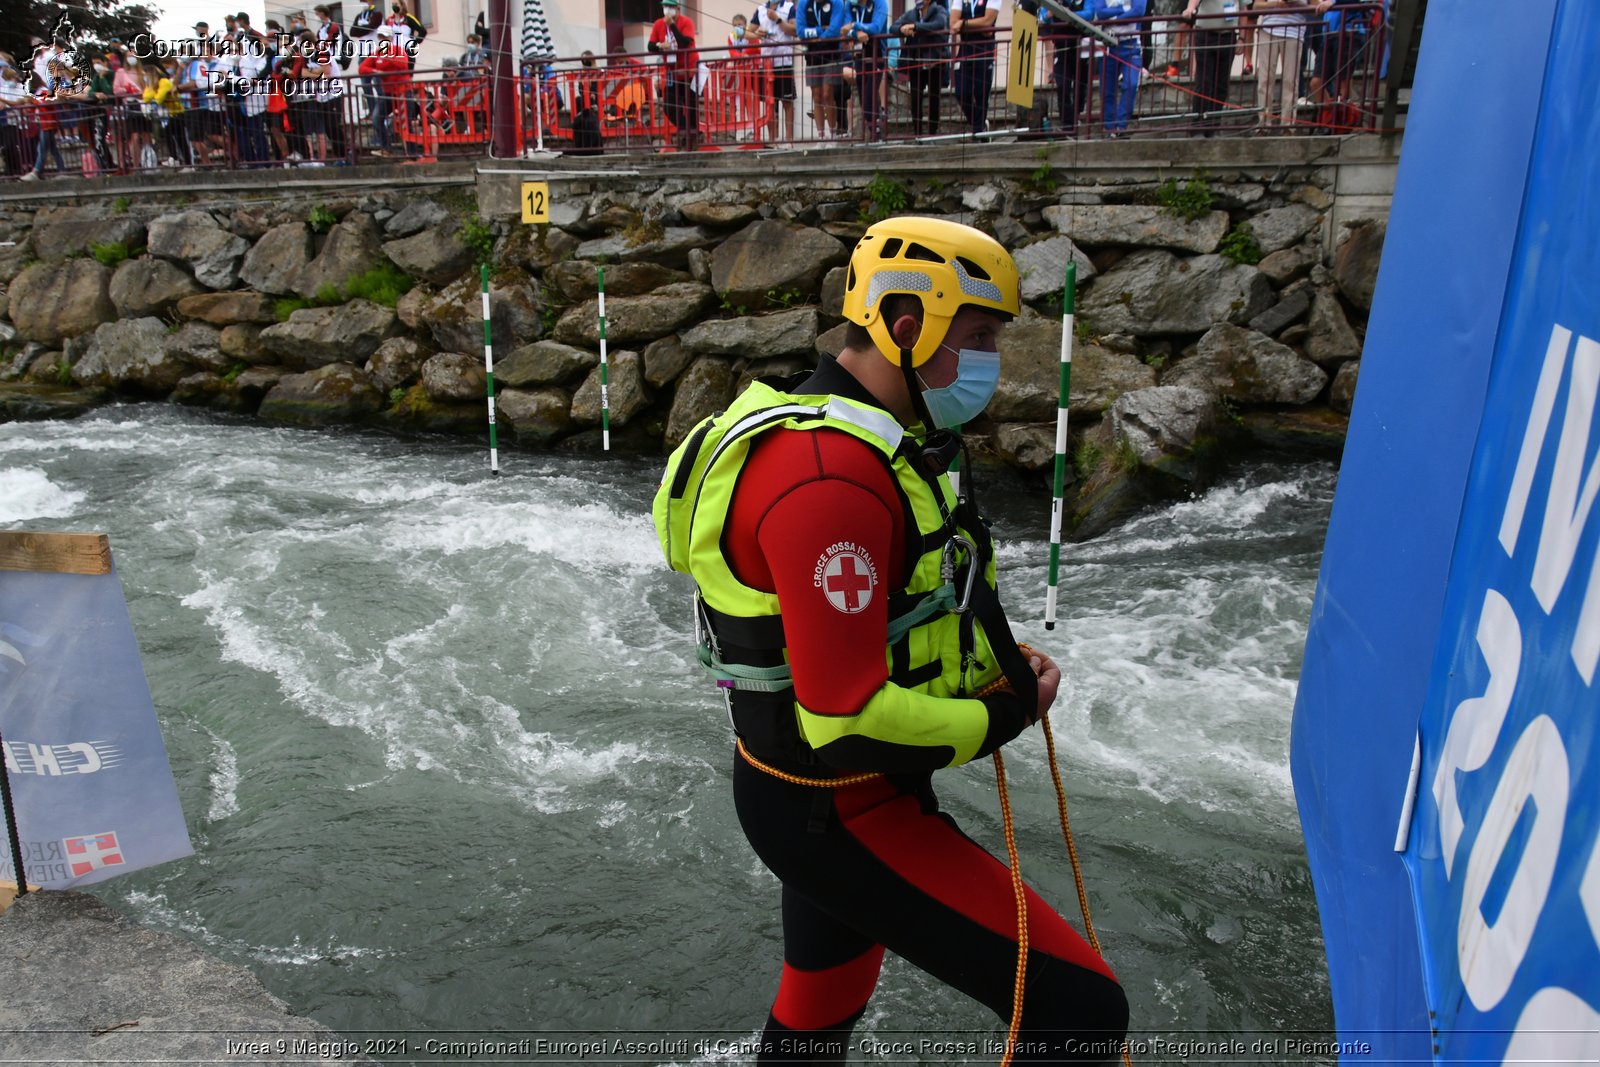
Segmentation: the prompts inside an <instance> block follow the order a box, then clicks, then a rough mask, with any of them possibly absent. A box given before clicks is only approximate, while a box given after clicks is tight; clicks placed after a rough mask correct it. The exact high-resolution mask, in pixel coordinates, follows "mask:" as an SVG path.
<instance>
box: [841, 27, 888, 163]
mask: <svg viewBox="0 0 1600 1067" xmlns="http://www.w3.org/2000/svg"><path fill="white" fill-rule="evenodd" d="M848 7H849V14H848V15H847V16H846V21H845V24H844V28H843V29H844V32H843V36H844V39H845V42H846V44H845V52H846V55H848V54H849V50H850V47H851V44H852V43H853V44H854V46H855V48H856V50H857V54H858V55H859V57H860V61H859V63H858V64H857V67H856V69H857V75H856V84H857V86H859V88H858V90H857V91H858V92H859V93H860V94H861V139H862V140H864V141H868V142H871V141H882V140H885V139H886V138H887V137H888V129H887V123H885V121H884V108H883V102H882V101H881V99H880V97H879V96H878V93H879V91H880V90H883V89H884V88H886V87H885V86H882V85H880V84H879V82H880V81H881V80H882V78H883V72H884V63H883V41H882V40H880V38H881V37H882V36H883V35H884V33H886V32H887V31H888V29H889V0H850V2H849V5H848Z"/></svg>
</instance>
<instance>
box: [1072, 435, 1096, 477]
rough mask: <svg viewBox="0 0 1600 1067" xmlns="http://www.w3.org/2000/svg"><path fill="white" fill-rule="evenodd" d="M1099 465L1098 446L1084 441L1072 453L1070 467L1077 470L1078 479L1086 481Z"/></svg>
mask: <svg viewBox="0 0 1600 1067" xmlns="http://www.w3.org/2000/svg"><path fill="white" fill-rule="evenodd" d="M1099 467H1100V446H1099V445H1097V444H1092V443H1090V442H1088V441H1085V442H1084V443H1083V444H1081V445H1079V446H1078V447H1077V448H1076V449H1075V450H1074V451H1073V453H1072V469H1073V470H1074V471H1076V472H1077V474H1078V480H1079V481H1087V480H1088V478H1089V475H1091V474H1093V473H1094V472H1095V471H1096V470H1097V469H1099Z"/></svg>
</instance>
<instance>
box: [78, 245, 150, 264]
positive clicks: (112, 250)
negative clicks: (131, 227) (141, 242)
mask: <svg viewBox="0 0 1600 1067" xmlns="http://www.w3.org/2000/svg"><path fill="white" fill-rule="evenodd" d="M143 252H144V249H142V248H129V247H128V246H127V244H125V243H124V242H122V241H104V242H99V243H96V244H92V245H90V246H89V254H90V255H91V256H93V257H94V258H95V260H96V261H97V262H98V263H100V264H101V265H102V266H106V267H111V268H112V269H116V268H117V267H118V266H120V265H121V264H122V262H123V261H124V260H127V259H132V258H133V257H135V256H138V255H141V254H142V253H143Z"/></svg>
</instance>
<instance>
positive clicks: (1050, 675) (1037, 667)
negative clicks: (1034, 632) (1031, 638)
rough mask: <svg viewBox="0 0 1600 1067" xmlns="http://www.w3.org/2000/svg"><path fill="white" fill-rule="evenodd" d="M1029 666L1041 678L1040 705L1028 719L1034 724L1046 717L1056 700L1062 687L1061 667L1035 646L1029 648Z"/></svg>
mask: <svg viewBox="0 0 1600 1067" xmlns="http://www.w3.org/2000/svg"><path fill="white" fill-rule="evenodd" d="M1028 666H1030V667H1032V668H1033V673H1034V674H1035V675H1037V676H1038V679H1039V706H1038V707H1037V708H1036V709H1034V713H1033V718H1031V719H1029V720H1028V725H1029V726H1032V725H1033V724H1034V723H1036V722H1038V721H1039V720H1040V719H1042V718H1044V716H1045V713H1046V712H1048V711H1049V710H1050V705H1052V704H1054V703H1055V702H1056V690H1058V689H1060V688H1061V668H1060V667H1058V666H1057V665H1056V661H1055V660H1053V659H1051V658H1050V657H1049V656H1047V655H1045V654H1044V653H1043V652H1040V651H1038V650H1037V649H1033V648H1030V649H1029V650H1028Z"/></svg>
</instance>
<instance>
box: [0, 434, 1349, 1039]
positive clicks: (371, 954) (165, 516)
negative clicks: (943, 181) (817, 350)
mask: <svg viewBox="0 0 1600 1067" xmlns="http://www.w3.org/2000/svg"><path fill="white" fill-rule="evenodd" d="M503 469H504V474H503V476H502V477H500V478H498V479H491V478H489V477H488V476H487V463H486V457H485V454H484V452H483V451H482V450H481V449H480V448H478V447H475V446H473V445H471V444H469V443H461V442H450V441H438V440H428V441H415V440H400V439H395V438H389V437H383V436H372V435H350V434H322V433H315V432H306V431H298V430H287V429H272V428H265V427H262V426H257V425H251V424H248V423H241V422H220V421H216V420H214V419H211V418H208V417H206V416H202V415H197V414H192V413H188V412H184V411H179V410H172V409H166V408H161V407H154V406H125V407H116V408H110V409H104V410H102V411H100V412H98V413H97V414H94V415H91V416H89V417H87V418H84V419H82V420H79V421H75V422H58V423H25V424H24V423H12V424H8V425H0V526H4V527H6V528H29V529H40V530H75V531H105V532H107V533H109V534H110V536H111V544H112V550H113V553H114V556H115V559H116V562H117V566H118V569H119V571H120V574H121V579H122V584H123V588H124V591H125V593H126V595H127V599H128V604H129V608H130V611H131V613H132V616H133V623H134V628H135V630H136V631H137V633H138V635H139V640H140V644H141V646H142V649H143V656H144V666H145V671H146V673H147V675H148V677H149V681H150V688H151V691H152V693H153V695H154V698H155V704H156V708H157V710H158V712H159V714H160V717H161V722H162V725H163V728H164V731H165V736H166V742H167V749H168V752H169V753H170V756H171V761H172V767H173V771H174V773H175V775H176V777H177V781H178V788H179V793H180V795H181V797H182V801H183V807H184V812H185V814H186V816H187V819H188V824H189V828H190V834H191V837H192V839H193V844H194V849H195V855H194V856H193V857H192V858H190V859H187V860H184V861H181V862H177V863H172V864H169V865H167V866H165V867H161V868H157V869H155V870H150V871H144V872H139V873H136V874H134V875H130V876H127V877H123V878H121V879H117V880H115V881H112V882H109V883H106V884H105V885H104V886H102V887H99V888H97V890H96V891H97V893H98V894H99V895H101V896H102V897H104V898H105V899H106V900H108V901H109V902H111V903H112V904H114V905H115V906H116V907H117V908H119V909H120V910H122V911H124V912H126V913H128V914H129V915H131V916H133V917H135V918H136V919H137V920H138V921H140V922H141V923H143V924H145V925H147V926H149V927H152V928H155V929H160V930H167V931H171V932H173V933H176V934H178V935H180V936H182V937H186V938H189V939H191V940H193V941H195V942H197V943H199V944H201V945H203V946H205V947H206V948H207V949H209V950H210V951H212V952H214V953H216V954H217V955H219V956H221V957H223V958H225V959H228V960H231V961H235V962H237V963H240V964H243V965H244V966H246V967H248V968H250V969H251V970H252V971H253V972H255V973H256V974H257V975H258V976H259V977H260V978H261V980H262V982H263V983H265V985H266V986H267V987H268V988H269V989H271V990H272V991H273V992H274V993H276V994H277V995H278V996H280V997H282V998H283V999H284V1000H285V1001H287V1002H288V1003H289V1005H290V1006H291V1007H292V1008H293V1009H294V1010H295V1011H296V1012H297V1013H300V1014H304V1015H309V1016H311V1017H313V1018H315V1019H317V1020H319V1021H320V1022H322V1023H325V1024H327V1025H328V1026H330V1027H332V1028H334V1029H335V1030H338V1031H342V1032H345V1033H348V1034H363V1033H370V1034H374V1035H387V1034H398V1033H400V1032H402V1031H408V1032H410V1033H411V1035H412V1037H413V1038H418V1037H420V1036H424V1035H440V1034H450V1035H453V1036H456V1037H462V1038H465V1037H471V1036H480V1035H488V1034H493V1035H500V1036H505V1037H508V1038H514V1039H520V1038H523V1037H530V1036H532V1037H544V1038H547V1039H551V1040H568V1039H572V1040H576V1039H582V1038H593V1037H595V1036H597V1035H609V1034H612V1033H613V1032H614V1031H625V1030H627V1031H644V1032H647V1033H645V1034H643V1035H636V1036H641V1037H653V1038H655V1039H657V1040H663V1039H664V1038H663V1035H666V1037H667V1038H670V1039H671V1040H680V1039H681V1040H685V1041H688V1042H690V1043H691V1044H689V1045H688V1046H686V1047H687V1048H688V1049H689V1051H687V1052H682V1053H679V1052H673V1051H670V1050H669V1051H668V1052H666V1053H663V1054H659V1055H655V1056H645V1057H643V1058H642V1060H641V1061H640V1062H677V1063H691V1062H706V1061H727V1060H737V1059H739V1058H740V1057H738V1056H737V1055H730V1054H727V1053H724V1052H718V1051H717V1046H716V1044H715V1043H716V1042H718V1041H719V1040H720V1041H724V1042H737V1041H739V1040H743V1039H746V1038H749V1037H750V1036H751V1035H753V1034H754V1033H755V1032H756V1031H757V1030H758V1029H759V1027H760V1025H761V1023H762V1021H763V1019H764V1018H765V1015H766V1011H767V1008H768V1006H769V1004H770V1001H771V997H772V995H773V992H774V990H775V989H776V983H777V975H778V962H779V958H780V931H779V923H778V910H777V896H778V886H777V883H776V881H775V880H774V879H773V878H772V877H771V876H770V875H769V874H768V873H767V872H766V871H765V870H764V869H763V868H762V867H761V865H760V864H759V863H758V862H757V861H756V859H755V858H754V856H753V854H752V853H751V852H750V850H749V848H748V846H747V845H746V844H745V842H744V839H743V836H742V835H741V833H740V831H739V828H738V824H737V822H736V820H735V818H734V814H733V809H732V804H731V799H730V795H729V782H730V762H731V746H730V738H729V732H728V727H727V720H726V716H725V713H724V712H723V710H722V708H721V705H720V702H719V701H718V700H717V699H716V697H715V696H714V692H713V691H712V690H710V689H709V688H708V686H707V683H706V680H705V679H704V678H703V677H702V675H701V673H700V671H699V668H698V667H697V666H696V665H695V662H694V659H693V654H692V649H691V647H690V642H689V639H688V637H687V636H686V632H685V625H686V618H687V612H686V603H687V588H686V586H685V585H684V581H685V579H682V578H681V576H678V575H673V574H670V573H669V572H667V571H666V570H665V569H664V567H663V566H662V565H661V563H660V559H659V552H658V549H657V547H656V543H655V538H654V534H653V532H652V529H651V525H650V519H649V513H648V511H649V500H650V496H651V494H652V493H653V491H654V489H655V482H656V477H657V471H658V469H659V461H658V460H651V461H643V460H639V459H618V458H606V457H599V458H597V457H574V456H552V455H534V454H527V453H518V452H513V453H510V454H507V455H504V456H503ZM1333 486H1334V468H1333V467H1332V466H1331V465H1328V464H1313V465H1291V464H1282V465H1272V464H1261V465H1255V466H1252V467H1250V468H1248V469H1246V470H1244V471H1242V472H1239V473H1237V474H1236V475H1235V476H1234V477H1232V478H1231V479H1230V480H1227V481H1226V482H1224V483H1223V484H1222V485H1220V486H1219V487H1217V488H1215V489H1213V490H1211V491H1210V492H1208V493H1206V494H1205V495H1203V496H1201V497H1199V498H1197V499H1195V500H1192V501H1188V502H1185V503H1180V504H1177V505H1174V506H1171V507H1168V508H1165V509H1162V510H1159V511H1152V512H1150V513H1148V514H1146V515H1144V516H1143V517H1141V518H1139V519H1138V520H1136V521H1134V522H1133V523H1131V524H1129V525H1127V526H1125V527H1124V528H1123V529H1121V530H1119V531H1117V532H1115V533H1113V534H1111V535H1108V536H1106V537H1104V538H1102V539H1100V540H1098V541H1096V542H1093V543H1091V544H1087V545H1080V546H1072V547H1070V548H1069V549H1068V550H1067V553H1066V557H1067V562H1066V564H1065V572H1064V583H1063V594H1062V619H1063V622H1062V623H1061V625H1060V626H1058V628H1057V629H1056V630H1055V631H1054V632H1047V631H1045V629H1044V627H1043V623H1042V621H1041V616H1042V611H1043V603H1044V586H1045V580H1046V561H1047V551H1046V538H1047V531H1048V517H1049V501H1048V496H1047V494H1046V493H1044V492H1041V491H1038V490H1035V489H1032V488H1029V489H1027V490H1026V492H1024V491H1023V490H1022V489H1021V488H1020V487H1019V486H1016V485H1012V484H1009V483H1003V482H1002V481H1001V480H1000V479H998V478H994V479H991V480H990V483H989V485H988V487H987V489H988V491H987V494H986V497H985V500H986V503H988V504H989V505H990V509H991V511H992V512H994V513H996V518H997V532H998V534H999V537H1000V540H1001V542H1002V548H1001V550H1000V566H1001V571H1002V582H1003V585H1002V593H1003V595H1004V597H1005V599H1006V602H1007V604H1008V606H1009V607H1010V608H1011V610H1012V615H1013V618H1014V619H1015V620H1016V629H1017V636H1018V638H1019V639H1021V640H1026V641H1029V642H1032V643H1035V644H1038V645H1040V646H1041V647H1045V648H1048V649H1051V650H1052V651H1054V652H1055V654H1056V655H1057V656H1058V658H1060V659H1061V661H1062V663H1063V667H1064V669H1065V673H1066V677H1067V683H1066V685H1065V686H1064V696H1063V698H1062V699H1061V700H1060V701H1059V702H1058V704H1057V706H1056V710H1055V712H1054V713H1053V716H1052V719H1053V722H1054V723H1055V727H1056V737H1057V743H1058V747H1059V749H1060V751H1061V759H1062V771H1063V774H1064V775H1065V779H1066V783H1067V790H1068V797H1069V802H1070V804H1071V814H1072V824H1073V830H1074V832H1075V834H1076V837H1077V841H1078V846H1079V851H1080V853H1081V856H1082V860H1083V864H1084V869H1085V875H1086V878H1087V882H1088V889H1089V894H1090V902H1091V906H1092V909H1093V916H1094V921H1095V925H1096V928H1097V931H1098V933H1099V935H1100V938H1101V941H1102V943H1103V945H1104V947H1105V949H1106V952H1107V955H1108V957H1109V959H1110V960H1111V962H1112V965H1113V966H1114V967H1115V969H1116V970H1117V971H1118V973H1119V974H1120V976H1121V978H1122V979H1123V981H1124V983H1125V984H1126V986H1127V988H1128V993H1129V999H1130V1001H1131V1002H1132V1010H1133V1020H1134V1026H1135V1028H1136V1029H1137V1030H1139V1031H1140V1032H1141V1034H1142V1035H1143V1036H1144V1037H1146V1038H1147V1039H1150V1040H1152V1041H1165V1042H1178V1041H1183V1040H1210V1039H1214V1038H1217V1037H1222V1036H1232V1035H1242V1036H1243V1038H1244V1039H1245V1040H1247V1041H1248V1040H1252V1039H1255V1038H1257V1037H1261V1036H1268V1037H1270V1036H1272V1035H1282V1034H1285V1033H1288V1032H1292V1031H1315V1030H1324V1029H1326V1028H1328V1027H1330V1026H1331V1025H1332V1015H1331V1008H1330V1005H1329V995H1328V986H1327V973H1326V967H1325V964H1324V962H1323V954H1322V942H1321V938H1320V935H1319V932H1318V925H1317V916H1316V905H1315V901H1314V898H1313V895H1312V890H1311V881H1310V876H1309V874H1308V872H1307V869H1306V863H1305V856H1304V851H1303V848H1302V845H1301V838H1300V831H1299V824H1298V820H1297V817H1296V813H1295V809H1294V800H1293V795H1292V790H1291V786H1290V779H1289V771H1288V738H1289V720H1290V712H1291V707H1292V705H1293V701H1294V692H1295V681H1296V676H1297V673H1298V670H1299V664H1300V655H1301V645H1302V642H1303V639H1304V632H1305V625H1306V620H1307V618H1308V614H1309V610H1310V604H1311V596H1312V591H1313V588H1314V585H1315V579H1316V567H1317V560H1318V554H1319V551H1320V547H1321V542H1322V536H1323V530H1324V526H1325V524H1326V521H1327V514H1328V509H1329V506H1330V503H1331V500H1332V495H1333ZM1006 756H1007V771H1008V775H1009V777H1010V780H1011V789H1012V793H1013V797H1014V801H1015V805H1016V809H1017V818H1018V824H1019V827H1020V830H1019V834H1020V847H1021V855H1022V869H1023V872H1024V874H1025V876H1026V877H1028V878H1029V879H1030V880H1031V881H1033V882H1034V883H1035V884H1036V885H1038V886H1039V887H1041V889H1042V890H1043V891H1044V893H1045V895H1046V896H1047V897H1048V898H1050V899H1051V900H1052V901H1053V902H1055V903H1056V904H1057V905H1058V906H1059V907H1060V908H1061V909H1062V911H1063V912H1064V913H1065V914H1067V915H1068V916H1069V917H1072V918H1074V919H1075V920H1076V918H1077V904H1076V894H1075V892H1074V890H1073V885H1072V875H1071V868H1070V866H1069V864H1068V862H1067V859H1066V850H1065V846H1064V845H1063V843H1062V841H1061V837H1060V832H1059V829H1058V828H1057V826H1056V819H1055V801H1054V797H1053V793H1052V791H1051V787H1050V782H1049V777H1048V768H1047V764H1046V760H1045V756H1044V746H1043V742H1042V738H1041V737H1040V736H1039V733H1038V731H1037V730H1035V731H1032V732H1030V733H1029V734H1027V735H1025V737H1024V738H1022V739H1019V740H1018V741H1017V742H1015V743H1013V744H1012V745H1010V746H1009V747H1008V748H1007V749H1006ZM937 781H938V784H939V790H940V793H941V796H942V797H943V800H944V806H945V807H946V809H947V810H949V811H951V812H952V813H953V814H954V815H955V816H956V818H957V819H958V820H960V822H961V823H962V824H963V826H964V827H965V828H966V829H967V830H968V832H970V833H971V834H973V836H975V837H977V838H978V839H979V840H980V841H983V842H985V843H986V844H988V845H989V846H990V847H991V848H993V849H995V850H996V851H1001V854H1002V855H1003V851H1002V850H1003V843H1002V841H1001V834H1000V821H999V807H998V803H997V798H996V795H995V785H994V777H993V772H992V767H991V765H990V764H989V762H988V761H983V762H982V763H980V764H977V765H974V766H971V767H968V768H962V769H958V770H955V771H946V772H943V773H942V774H941V775H940V776H939V777H938V779H937ZM1003 1030H1004V1027H1003V1025H1002V1024H1001V1023H1000V1022H999V1021H998V1020H996V1019H994V1018H993V1017H992V1016H990V1015H989V1014H988V1013H987V1012H986V1011H985V1010H984V1009H982V1008H979V1007H977V1006H975V1005H973V1004H972V1003H970V1002H968V1001H966V1000H964V999H963V998H962V997H960V996H959V995H957V994H954V993H952V992H950V991H949V990H947V989H945V988H942V987H941V986H939V985H938V984H937V983H935V982H932V981H931V980H929V979H927V978H925V977H924V976H923V975H922V974H921V973H920V972H918V971H916V970H914V969H912V968H911V967H909V966H907V965H905V964H903V963H900V962H899V961H897V960H894V959H893V958H891V959H890V960H889V961H888V963H887V964H886V967H885V970H884V975H883V979H882V982H881V983H880V985H879V987H878V992H877V995H876V996H875V997H874V998H873V1000H872V1003H871V1005H870V1006H869V1008H868V1011H867V1016H866V1018H865V1020H864V1021H863V1023H862V1025H861V1026H860V1027H859V1028H858V1031H857V1034H858V1037H860V1038H864V1039H866V1040H867V1041H868V1042H869V1043H871V1042H876V1043H877V1046H878V1050H877V1051H871V1052H866V1053H863V1051H862V1050H861V1049H860V1048H858V1049H857V1051H856V1053H855V1054H854V1058H859V1059H864V1060H865V1061H867V1062H877V1061H881V1060H886V1059H887V1060H906V1059H923V1060H944V1059H954V1060H970V1061H972V1062H993V1061H994V1060H995V1059H996V1057H994V1056H992V1055H989V1056H985V1055H976V1056H963V1055H954V1056H948V1057H947V1056H944V1055H934V1054H929V1053H922V1054H917V1053H913V1054H912V1055H910V1056H904V1055H899V1054H895V1053H887V1052H884V1051H882V1049H881V1046H886V1045H890V1044H892V1043H893V1042H897V1041H903V1040H906V1037H905V1035H911V1037H910V1040H913V1041H914V1040H917V1039H919V1038H923V1037H926V1036H929V1035H932V1036H937V1035H943V1034H949V1033H952V1032H954V1031H967V1032H969V1033H968V1035H967V1036H966V1037H965V1038H964V1040H969V1039H972V1034H971V1033H970V1032H971V1031H977V1032H979V1033H981V1034H988V1035H993V1034H1003ZM706 1045H709V1046H711V1050H710V1051H709V1052H707V1051H702V1050H701V1049H702V1047H703V1046H706ZM1196 1058H1203V1057H1196ZM1277 1058H1279V1059H1284V1060H1294V1059H1296V1057H1295V1056H1292V1055H1283V1056H1279V1057H1277ZM1141 1059H1143V1060H1145V1061H1147V1062H1149V1061H1153V1060H1157V1059H1160V1057H1159V1056H1157V1055H1147V1056H1143V1057H1140V1056H1137V1055H1136V1056H1135V1061H1136V1062H1138V1061H1139V1060H1141Z"/></svg>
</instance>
